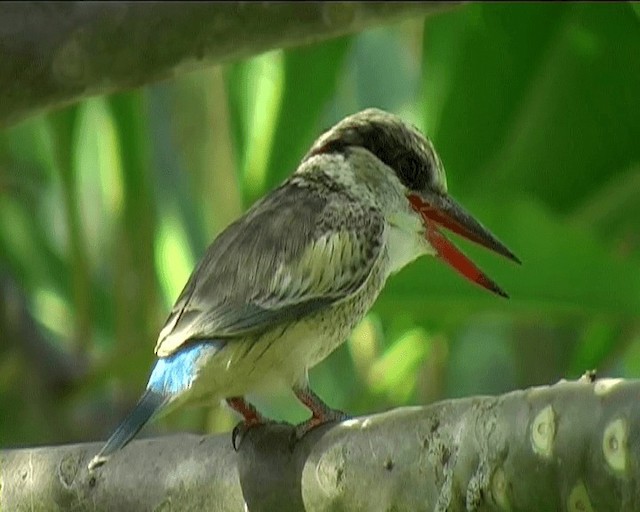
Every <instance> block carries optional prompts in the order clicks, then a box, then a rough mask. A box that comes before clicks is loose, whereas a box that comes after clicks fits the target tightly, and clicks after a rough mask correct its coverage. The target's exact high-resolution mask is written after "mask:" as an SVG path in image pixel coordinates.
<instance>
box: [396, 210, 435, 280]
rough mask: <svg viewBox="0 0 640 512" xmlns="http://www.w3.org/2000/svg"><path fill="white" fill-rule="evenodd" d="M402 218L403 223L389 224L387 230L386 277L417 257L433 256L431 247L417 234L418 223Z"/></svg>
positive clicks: (419, 228) (418, 230)
mask: <svg viewBox="0 0 640 512" xmlns="http://www.w3.org/2000/svg"><path fill="white" fill-rule="evenodd" d="M403 217H404V218H403V219H402V220H403V221H404V222H399V223H396V222H394V223H392V224H389V226H388V229H387V255H388V264H387V265H388V267H387V275H391V274H393V273H395V272H397V271H398V270H400V269H401V268H403V267H404V266H405V265H408V264H409V263H411V262H412V261H413V260H415V259H416V258H417V257H418V256H422V255H423V254H435V251H434V249H433V248H432V247H431V245H429V243H428V242H427V241H426V240H425V238H424V237H423V236H422V235H420V234H419V233H420V230H421V226H420V224H419V221H418V220H417V219H414V218H413V217H406V216H403Z"/></svg>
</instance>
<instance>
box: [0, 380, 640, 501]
mask: <svg viewBox="0 0 640 512" xmlns="http://www.w3.org/2000/svg"><path fill="white" fill-rule="evenodd" d="M639 394H640V381H623V380H598V381H595V382H593V383H592V382H588V379H581V380H580V381H578V382H566V381H563V382H560V383H558V384H555V385H554V386H549V387H540V388H533V389H529V390H525V391H516V392H513V393H509V394H506V395H502V396H498V397H474V398H468V399H462V400H451V401H445V402H441V403H438V404H434V405H432V406H429V407H414V408H402V409H396V410H393V411H389V412H387V413H383V414H378V415H374V416H369V417H363V418H358V419H354V420H349V421H346V422H343V423H341V424H339V425H334V426H327V427H322V428H319V429H317V430H315V431H312V432H311V433H310V434H308V435H307V436H306V437H305V438H303V439H302V441H300V442H299V443H297V444H296V445H295V447H293V448H292V449H290V448H289V446H290V444H289V439H290V435H291V432H292V430H291V427H290V426H288V425H269V426H266V427H260V428H255V429H252V430H250V431H249V432H248V433H247V434H246V437H245V438H244V439H243V441H242V443H241V446H240V449H239V451H238V452H237V453H235V452H234V451H233V449H232V448H231V440H230V435H228V434H225V435H222V436H196V435H187V434H183V435H177V436H170V437H164V438H156V439H146V440H139V441H134V442H133V443H131V444H130V445H129V446H127V447H126V448H125V449H124V450H123V451H121V452H119V453H117V454H116V455H115V456H114V457H113V458H112V459H111V460H110V461H109V462H107V464H106V465H104V466H102V467H100V468H98V469H96V470H94V471H93V472H88V471H87V463H88V462H89V460H90V459H91V457H92V456H93V455H94V454H95V453H96V452H97V451H98V449H99V448H100V444H97V443H92V444H84V445H71V446H60V447H43V448H33V449H21V450H7V451H0V485H1V489H0V507H1V508H2V510H15V511H18V510H29V511H34V510H47V511H54V510H75V511H84V510H91V511H97V510H119V511H127V510H132V511H133V510H136V511H142V510H159V509H162V510H165V508H163V507H166V510H169V509H171V510H174V509H179V510H216V511H226V510H250V511H252V512H255V511H272V510H279V511H283V512H286V511H289V510H291V511H300V510H307V511H333V510H340V511H342V510H368V511H376V510H411V511H415V510H429V511H432V510H434V511H445V510H446V511H448V512H455V511H463V510H465V511H472V510H473V511H478V510H483V511H491V510H503V511H504V510H512V511H516V510H517V511H536V512H539V511H541V510H575V511H578V510H597V511H599V512H603V511H616V512H619V511H623V512H624V511H629V512H633V511H637V510H639V509H640V468H639V461H640V435H639V434H640V428H638V427H639V426H640V408H639V407H638V396H639ZM245 503H246V508H243V507H244V504H245Z"/></svg>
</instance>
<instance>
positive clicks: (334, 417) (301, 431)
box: [289, 409, 351, 451]
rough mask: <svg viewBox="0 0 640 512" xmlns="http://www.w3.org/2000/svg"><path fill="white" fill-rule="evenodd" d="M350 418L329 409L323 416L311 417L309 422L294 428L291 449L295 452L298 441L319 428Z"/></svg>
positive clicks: (340, 412) (290, 441) (290, 443)
mask: <svg viewBox="0 0 640 512" xmlns="http://www.w3.org/2000/svg"><path fill="white" fill-rule="evenodd" d="M350 418H351V416H349V415H348V414H345V413H344V412H342V411H339V410H337V409H327V410H326V411H323V414H322V415H321V416H316V415H314V416H311V418H309V419H308V420H307V421H303V422H302V423H299V424H298V425H296V426H295V427H294V429H293V431H292V432H291V437H290V439H289V447H290V448H291V450H292V451H293V448H294V447H295V445H296V444H297V443H298V441H300V440H301V439H302V438H303V437H304V436H306V435H307V434H308V433H309V432H311V431H312V430H314V429H315V428H317V427H320V426H322V425H325V424H326V423H331V422H340V421H345V420H348V419H350Z"/></svg>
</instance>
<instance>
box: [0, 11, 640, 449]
mask: <svg viewBox="0 0 640 512" xmlns="http://www.w3.org/2000/svg"><path fill="white" fill-rule="evenodd" d="M637 5H638V4H630V3H617V4H615V3H613V4H604V3H603V4H587V3H579V4H576V3H568V4H567V3H553V4H552V3H549V4H518V5H509V4H470V5H469V4H467V5H464V6H461V7H456V8H452V9H451V10H450V11H449V12H446V13H441V14H438V15H434V16H432V17H430V18H428V19H427V21H426V22H424V23H423V22H422V21H421V20H413V21H410V22H405V23H402V24H398V25H393V26H389V27H387V28H383V29H377V30H373V31H369V32H365V33H361V34H359V35H357V36H354V37H347V38H342V39H337V40H333V41H331V42H328V43H325V44H321V45H316V46H313V47H305V48H299V49H294V50H288V51H274V52H270V53H268V54H265V55H262V56H259V57H256V58H253V59H250V60H247V61H242V62H236V63H232V64H229V65H226V66H223V67H217V68H213V69H208V70H204V71H199V72H196V73H192V74H189V75H183V76H181V77H179V78H176V79H175V80H172V81H168V82H164V83H161V84H157V85H154V86H152V87H149V88H146V89H142V90H137V91H133V92H129V93H125V94H118V95H114V96H110V97H99V98H93V99H90V100H88V101H86V102H83V103H80V104H77V105H74V106H72V107H70V108H67V109H66V110H64V111H59V112H56V113H53V114H48V115H46V116H42V117H39V118H33V119H30V120H28V121H26V122H23V123H22V124H20V125H19V126H16V127H13V128H11V129H8V130H6V131H4V132H3V133H0V219H1V222H0V273H1V276H2V279H3V286H4V298H5V302H4V306H5V310H6V312H8V313H7V314H6V315H7V316H6V318H9V319H11V318H12V317H11V314H12V313H11V312H12V311H13V310H12V309H11V308H12V307H13V305H14V302H13V301H14V299H15V300H18V298H19V297H20V296H24V298H25V300H26V305H27V307H28V311H29V312H30V313H31V314H32V315H33V317H34V318H35V319H36V321H37V326H38V328H39V329H40V330H41V331H42V333H43V336H44V338H45V339H46V340H48V341H47V343H48V344H49V345H48V346H53V347H55V348H56V350H58V351H59V352H61V353H62V354H63V355H64V358H65V360H67V361H71V362H72V363H73V368H75V371H73V372H69V371H68V369H65V368H62V369H56V364H57V363H56V362H55V361H56V359H55V358H52V357H50V356H46V357H43V356H42V354H43V353H44V352H43V347H42V345H38V344H37V343H35V341H34V340H35V338H34V339H31V337H29V338H30V339H27V340H25V339H20V337H16V336H11V334H10V329H8V328H6V326H4V327H3V326H0V327H2V329H1V330H0V410H1V411H2V414H0V444H1V445H2V446H5V447H6V446H17V445H26V444H32V443H50V442H70V441H79V440H88V439H100V438H103V437H105V436H106V435H107V434H108V432H109V431H110V429H111V428H113V427H114V426H115V424H116V423H117V422H118V421H119V420H120V419H121V418H122V416H123V415H124V414H125V412H126V411H127V409H128V408H129V407H131V406H132V404H133V403H135V400H136V399H137V397H138V395H139V393H140V392H141V391H142V389H143V388H144V385H145V382H146V378H147V376H148V372H149V369H150V366H151V364H152V361H153V346H154V344H155V340H156V337H157V333H158V332H159V330H160V328H161V327H162V324H163V321H164V319H165V317H166V315H167V313H168V310H169V308H170V306H171V304H172V303H173V301H174V300H175V298H176V297H177V294H178V293H179V292H180V289H181V287H182V285H183V284H184V282H185V280H186V279H187V277H188V275H189V273H190V271H191V269H192V268H193V266H194V264H195V262H196V261H197V259H198V258H199V257H200V256H201V255H202V254H203V252H204V250H205V248H206V246H207V244H208V243H209V242H210V241H211V240H212V239H213V237H214V236H215V235H216V234H217V233H218V232H219V231H220V230H221V229H222V228H224V226H225V225H227V224H228V223H229V222H230V221H231V220H233V219H234V218H236V217H237V216H238V215H240V214H241V212H242V211H243V210H245V209H246V208H247V207H248V206H249V205H250V204H251V203H252V202H253V201H255V200H256V198H258V197H260V196H262V195H263V194H264V193H265V192H267V191H268V190H270V189H271V188H273V187H274V186H275V185H277V184H278V183H279V182H280V181H281V180H283V179H284V178H285V177H286V176H288V175H289V174H290V173H291V172H292V171H293V169H294V168H295V167H296V165H297V162H298V161H299V159H300V158H301V156H302V155H303V154H304V152H305V151H306V149H307V148H308V146H309V145H310V143H311V142H312V141H313V139H314V138H315V137H316V136H317V135H318V134H319V133H320V132H321V131H322V130H324V129H325V128H328V127H329V126H331V125H332V124H334V123H335V122H336V121H338V120H339V119H341V118H342V117H344V116H345V115H348V114H350V113H352V112H355V111H357V110H360V109H363V108H365V107H370V106H376V107H379V108H383V109H386V110H389V111H392V112H395V113H397V114H400V115H401V116H403V117H404V118H405V119H406V120H408V121H411V122H413V123H415V124H416V125H417V126H419V127H420V128H421V129H423V130H424V131H425V133H427V134H428V135H429V136H430V137H431V138H432V140H433V141H434V143H435V146H436V148H437V149H438V151H439V154H440V156H441V158H442V160H443V162H444V164H445V167H446V169H447V176H448V182H449V190H450V192H451V193H452V195H453V196H454V197H456V198H457V199H458V200H459V201H460V202H461V203H463V204H464V205H465V206H467V208H468V209H469V210H471V211H472V212H473V213H475V214H476V215H477V217H478V218H479V219H481V221H482V222H483V223H484V224H485V225H487V226H488V227H490V228H491V229H492V230H493V231H494V232H495V233H496V234H497V235H498V236H499V237H500V238H501V239H502V240H504V241H505V242H506V243H507V245H508V246H509V247H510V248H512V249H513V250H514V252H515V253H516V254H517V255H518V256H519V257H520V258H521V259H522V260H523V262H524V264H523V265H522V267H517V266H514V265H512V264H510V263H508V262H506V261H505V260H502V259H500V258H497V257H495V256H494V255H492V254H488V253H487V252H486V251H483V250H482V249H479V248H477V247H473V246H470V245H469V244H467V243H465V242H460V241H459V240H456V242H460V246H461V247H463V248H464V250H465V252H467V253H468V254H470V255H472V256H473V258H474V259H475V260H476V261H477V262H478V263H479V264H480V266H481V267H482V268H483V269H485V270H486V271H487V272H488V273H489V274H490V275H491V276H492V277H494V278H495V279H496V280H497V281H498V282H499V283H500V285H501V286H502V287H503V288H504V289H506V290H507V291H508V292H509V293H510V294H511V299H510V300H509V301H506V300H503V299H500V298H499V297H496V296H493V295H491V294H488V293H486V292H484V291H482V290H480V289H478V288H476V287H473V286H472V285H470V284H469V283H468V282H466V281H464V280H462V279H461V278H460V277H459V276H457V275H455V274H454V273H453V272H452V271H451V270H449V269H448V268H446V267H444V266H443V265H441V264H439V263H438V262H436V261H434V260H431V259H428V258H423V259H421V260H419V261H417V262H415V263H413V264H412V265H411V266H410V267H409V268H406V269H405V270H404V271H403V272H401V273H400V274H398V275H397V276H394V277H393V278H391V279H390V280H389V282H388V284H387V287H386V288H385V290H384V292H383V294H382V295H381V297H380V299H379V300H378V302H377V303H376V306H375V307H374V309H373V311H372V313H371V314H370V315H369V316H368V317H367V319H366V320H365V321H364V322H363V323H362V324H361V325H360V326H359V327H358V328H357V329H356V331H355V332H354V334H353V336H352V337H351V338H350V340H349V341H348V343H347V344H345V345H344V346H343V347H342V348H341V349H339V350H338V351H337V352H336V353H334V354H333V355H332V356H331V357H330V358H329V360H327V361H326V362H325V363H323V364H322V365H320V366H319V367H317V368H316V369H315V370H314V371H313V372H312V376H311V377H312V383H313V384H314V386H315V388H316V390H317V391H318V392H319V394H320V395H321V396H323V397H324V398H325V399H326V400H327V401H328V402H329V403H330V404H332V405H333V406H335V407H339V408H341V409H344V410H346V411H349V412H351V413H353V414H364V413H368V412H375V411H381V410H384V409H387V408H390V407H395V406H400V405H405V404H423V403H428V402H431V401H434V400H438V399H442V398H445V397H456V396H463V395H473V394H483V393H500V392H504V391H507V390H511V389H514V388H519V387H524V386H529V385H534V384H549V383H553V382H555V381H556V380H558V379H560V378H564V377H566V378H575V377H578V376H579V375H580V374H581V373H582V372H583V371H585V370H587V369H591V368H598V369H599V370H600V373H601V374H605V375H615V376H625V377H638V376H640V251H639V248H640V234H639V230H638V228H639V226H640V199H639V196H640V10H639V9H638V7H637ZM283 236H286V234H284V233H283ZM7 290H9V291H7ZM7 297H9V298H11V297H13V299H11V300H9V299H8V298H7ZM18 302H19V301H18ZM13 320H14V321H18V320H16V318H14V319H13ZM36 341H37V340H36ZM302 342H304V340H301V343H302ZM34 343H35V348H34ZM58 370H59V372H60V374H61V375H62V376H60V375H58V374H57V373H56V372H57V371H58ZM51 373H53V374H55V375H58V376H57V377H56V378H52V377H51V375H50V374H51ZM259 403H260V406H261V407H262V408H263V410H264V411H265V412H267V413H268V414H271V415H273V416H277V417H284V418H287V419H290V420H300V419H302V418H303V417H304V411H303V410H302V409H301V408H300V407H299V406H297V405H296V404H295V403H294V401H293V399H292V398H291V397H289V396H278V397H273V399H272V400H269V401H265V400H260V401H259ZM235 421H237V419H236V418H235V417H234V416H233V415H232V414H230V413H229V412H228V411H226V410H220V409H215V410H212V411H205V410H197V409H194V410H183V411H181V412H179V413H176V414H173V415H171V416H169V417H167V418H166V419H163V420H161V421H159V422H156V423H155V424H154V426H153V427H151V428H150V429H148V430H147V431H146V433H147V434H149V433H152V432H154V431H156V432H157V431H169V430H176V429H180V430H195V431H204V430H209V431H221V430H228V429H230V428H231V426H232V425H233V424H234V423H235Z"/></svg>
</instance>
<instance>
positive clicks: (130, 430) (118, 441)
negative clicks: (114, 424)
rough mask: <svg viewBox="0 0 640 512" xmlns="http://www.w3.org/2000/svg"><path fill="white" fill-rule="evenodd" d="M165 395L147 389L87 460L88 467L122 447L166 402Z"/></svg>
mask: <svg viewBox="0 0 640 512" xmlns="http://www.w3.org/2000/svg"><path fill="white" fill-rule="evenodd" d="M167 398H168V397H167V395H163V394H162V393H158V392H156V391H152V390H150V389H147V390H146V391H145V393H144V395H142V398H140V400H139V401H138V404H137V405H136V406H135V408H134V409H133V411H131V413H130V414H129V416H127V417H126V418H125V420H124V421H123V422H122V423H120V425H119V426H118V428H117V429H116V430H115V432H114V433H113V434H111V437H110V438H109V440H108V441H107V442H106V444H105V445H104V446H103V448H102V450H100V452H99V453H98V455H96V456H95V457H94V458H93V459H91V462H89V469H90V470H91V469H93V468H97V467H98V466H101V465H102V464H104V463H105V462H106V461H107V460H108V459H109V457H110V456H111V454H112V453H113V452H115V451H117V450H119V449H120V448H123V447H124V446H125V445H126V444H127V443H128V442H129V441H131V439H133V437H134V436H135V435H136V434H137V433H138V432H140V429H141V428H142V427H143V426H144V425H145V424H146V423H147V422H148V421H149V420H150V419H151V417H152V416H153V415H154V414H155V413H156V412H157V411H158V410H159V409H160V408H161V407H162V406H163V405H164V404H165V403H166V401H167Z"/></svg>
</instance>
